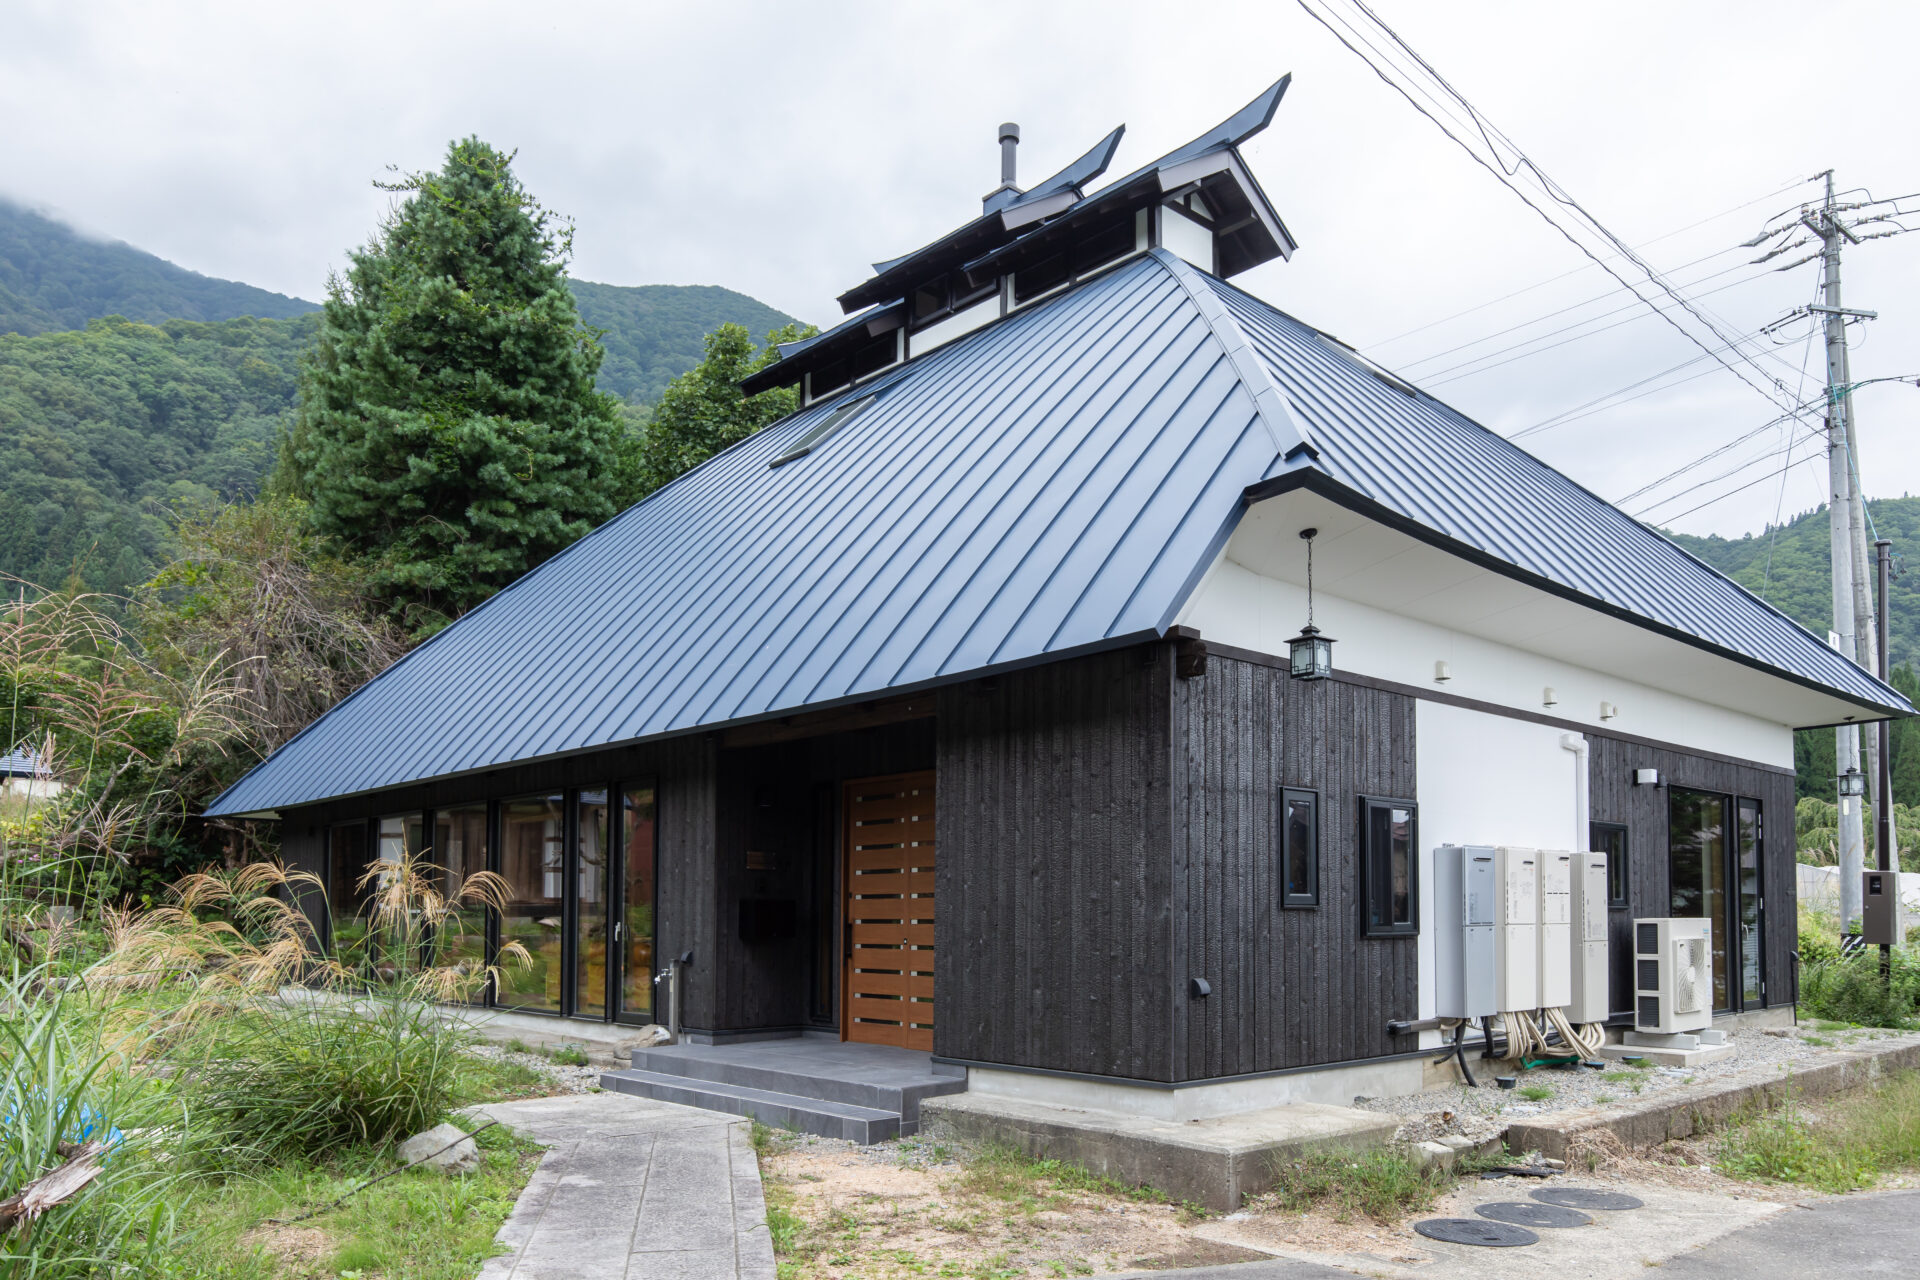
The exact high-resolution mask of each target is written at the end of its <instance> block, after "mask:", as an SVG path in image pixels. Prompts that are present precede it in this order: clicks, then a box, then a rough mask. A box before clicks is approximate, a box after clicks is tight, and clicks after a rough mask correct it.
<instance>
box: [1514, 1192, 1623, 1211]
mask: <svg viewBox="0 0 1920 1280" xmlns="http://www.w3.org/2000/svg"><path fill="white" fill-rule="evenodd" d="M1533 1198H1534V1199H1535V1200H1538V1201H1539V1202H1540V1203H1541V1204H1557V1205H1561V1206H1563V1207H1564V1208H1568V1209H1606V1210H1609V1211H1612V1210H1616V1209H1638V1208H1639V1207H1640V1206H1641V1205H1642V1204H1644V1203H1645V1201H1642V1200H1639V1199H1636V1198H1635V1197H1633V1196H1627V1195H1621V1194H1620V1193H1619V1192H1618V1191H1595V1190H1594V1189H1593V1188H1591V1187H1542V1188H1541V1189H1540V1190H1538V1191H1536V1192H1534V1193H1533Z"/></svg>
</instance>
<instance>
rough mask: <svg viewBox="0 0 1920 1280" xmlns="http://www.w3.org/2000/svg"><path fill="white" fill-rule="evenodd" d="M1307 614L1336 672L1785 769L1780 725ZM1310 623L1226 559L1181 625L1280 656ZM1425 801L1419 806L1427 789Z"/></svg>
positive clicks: (1363, 622)
mask: <svg viewBox="0 0 1920 1280" xmlns="http://www.w3.org/2000/svg"><path fill="white" fill-rule="evenodd" d="M1314 615H1315V619H1316V621H1317V622H1318V623H1319V626H1320V629H1321V630H1322V631H1324V632H1325V633H1327V634H1328V635H1330V636H1332V637H1334V640H1335V644H1334V647H1333V664H1334V667H1335V668H1336V669H1337V670H1341V671H1351V672H1354V673H1356V674H1359V675H1366V676H1373V677H1375V678H1376V679H1381V680H1392V681H1395V682H1398V683H1401V684H1407V685H1411V686H1413V687H1414V688H1416V689H1434V690H1436V691H1440V692H1445V693H1448V694H1453V695H1455V696H1459V697H1466V698H1472V699H1474V700H1476V701H1480V702H1488V703H1492V704H1495V705H1497V706H1502V707H1511V708H1514V709H1515V710H1521V711H1529V712H1534V713H1536V714H1543V715H1551V716H1554V717H1556V718H1558V719H1562V720H1569V721H1573V722H1575V723H1577V724H1582V725H1590V726H1592V727H1593V728H1595V729H1599V730H1603V731H1609V732H1614V733H1626V734H1633V735H1635V736H1638V737H1643V738H1653V739H1657V740H1658V741H1661V742H1669V743H1673V744H1674V745H1676V746H1682V747H1690V748H1693V749H1694V750H1698V751H1712V752H1718V753H1719V754H1722V755H1729V756H1734V757H1736V758H1738V759H1741V760H1753V761H1758V762H1760V763H1762V764H1771V765H1777V766H1779V767H1781V768H1786V769H1791V768H1792V767H1793V731H1792V730H1791V729H1789V728H1788V727H1787V726H1786V725H1784V724H1778V723H1773V722H1770V721H1767V720H1763V719H1760V718H1759V717H1756V716H1752V715H1748V714H1745V713H1744V712H1739V711H1734V710H1731V709H1729V708H1726V707H1721V706H1715V705H1713V704H1712V703H1709V702H1704V701H1700V700H1698V699H1695V698H1689V697H1685V696H1683V695H1681V694H1678V693H1674V692H1672V691H1670V690H1666V689H1656V688H1653V687H1651V686H1649V685H1646V684H1641V683H1638V682H1636V681H1634V680H1632V679H1629V678H1627V677H1625V676H1621V675H1616V674H1612V673H1606V672H1600V671H1594V670H1591V669H1589V668H1585V667H1579V666H1575V665H1573V664H1572V663H1568V662H1564V661H1561V660H1559V659H1555V658H1549V657H1545V656H1543V655H1541V654H1537V653H1530V652H1528V651H1527V650H1525V649H1522V648H1519V647H1517V646H1514V645H1510V644H1503V643H1501V642H1499V641H1498V640H1497V639H1494V638H1491V637H1488V636H1480V635H1470V634H1468V633H1466V632H1464V631H1459V630H1454V629H1452V628H1448V627H1443V626H1439V625H1437V624H1434V623H1431V622H1425V621H1422V620H1420V619H1417V618H1407V617H1402V616H1400V615H1398V614H1394V613H1389V612H1387V611H1385V610H1383V609H1379V608H1376V607H1374V606H1372V605H1366V604H1361V603H1358V602H1357V601H1353V600H1346V599H1343V598H1341V597H1340V596H1338V595H1334V594H1332V593H1330V592H1328V591H1326V590H1324V589H1316V591H1315V593H1314ZM1306 616H1307V594H1306V590H1305V588H1304V587H1301V586H1297V585H1295V584H1294V583H1291V582H1283V581H1280V580H1278V579H1275V578H1269V577H1267V576H1265V575H1263V574H1260V573H1256V572H1254V571H1253V570H1252V569H1249V568H1247V567H1246V566H1245V565H1243V564H1240V563H1238V562H1237V561H1235V560H1233V559H1231V558H1225V557H1223V558H1222V559H1221V561H1220V562H1219V563H1218V564H1216V565H1215V566H1214V568H1213V570H1212V572H1210V573H1209V574H1208V575H1207V578H1206V580H1205V581H1204V582H1203V583H1202V584H1201V587H1200V589H1199V590H1198V591H1197V592H1195V594H1194V597H1193V599H1192V600H1191V601H1190V602H1189V604H1188V605H1187V608H1186V609H1185V611H1184V612H1183V613H1182V615H1181V617H1180V621H1181V622H1182V623H1184V624H1185V625H1187V626H1191V627H1196V628H1198V629H1199V631H1200V634H1201V635H1202V636H1203V637H1204V638H1205V639H1207V640H1209V641H1212V642H1213V643H1216V644H1224V645H1233V646H1235V647H1238V648H1243V649H1253V650H1256V651H1258V652H1261V653H1272V654H1282V653H1285V652H1286V642H1287V638H1288V637H1290V636H1292V635H1294V634H1296V633H1297V632H1298V631H1299V629H1300V624H1301V623H1302V622H1303V621H1305V619H1306ZM1436 661H1445V662H1446V663H1447V664H1448V666H1449V668H1450V669H1451V672H1452V678H1451V679H1449V680H1448V681H1446V682H1445V683H1444V684H1442V683H1436V682H1435V680H1434V663H1435V662H1436ZM1548 688H1551V689H1553V691H1554V700H1555V701H1554V705H1552V706H1547V705H1545V701H1544V690H1546V689H1548ZM1603 702H1605V703H1609V704H1611V705H1612V706H1613V707H1615V708H1616V709H1617V713H1616V714H1615V715H1614V717H1613V718H1611V719H1605V720H1603V719H1602V718H1601V715H1600V704H1601V703H1603ZM1545 732H1557V731H1545ZM1563 754H1564V753H1563ZM1421 798H1422V801H1423V802H1424V800H1425V799H1426V796H1425V793H1424V791H1423V793H1422V797H1421Z"/></svg>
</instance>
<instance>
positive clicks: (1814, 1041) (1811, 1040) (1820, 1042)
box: [1800, 1036, 1833, 1049]
mask: <svg viewBox="0 0 1920 1280" xmlns="http://www.w3.org/2000/svg"><path fill="white" fill-rule="evenodd" d="M1800 1039H1801V1040H1803V1041H1805V1042H1806V1043H1807V1044H1811V1045H1817V1046H1819V1047H1820V1048H1822V1049H1825V1048H1829V1047H1831V1046H1832V1044H1833V1041H1831V1040H1829V1039H1827V1038H1826V1037H1825V1036H1801V1037H1800Z"/></svg>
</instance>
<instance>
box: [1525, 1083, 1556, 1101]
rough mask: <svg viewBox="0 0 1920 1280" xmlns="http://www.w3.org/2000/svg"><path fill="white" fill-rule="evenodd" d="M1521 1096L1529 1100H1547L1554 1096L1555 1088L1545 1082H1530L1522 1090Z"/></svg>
mask: <svg viewBox="0 0 1920 1280" xmlns="http://www.w3.org/2000/svg"><path fill="white" fill-rule="evenodd" d="M1520 1096H1521V1097H1522V1098H1524V1099H1526V1100H1527V1101H1528V1102H1545V1101H1546V1100H1547V1099H1548V1098H1551V1097H1552V1096H1553V1090H1552V1089H1550V1088H1549V1087H1547V1086H1546V1085H1544V1084H1530V1085H1527V1086H1526V1087H1525V1088H1523V1089H1521V1090H1520Z"/></svg>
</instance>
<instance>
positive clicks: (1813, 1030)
mask: <svg viewBox="0 0 1920 1280" xmlns="http://www.w3.org/2000/svg"><path fill="white" fill-rule="evenodd" d="M1900 1034H1901V1033H1899V1032H1893V1031H1874V1030H1850V1029H1845V1028H1839V1027H1837V1026H1836V1025H1835V1024H1831V1023H1802V1024H1801V1025H1800V1026H1798V1027H1792V1028H1789V1027H1770V1028H1766V1029H1764V1030H1743V1031H1735V1032H1733V1033H1732V1034H1731V1035H1730V1036H1729V1038H1730V1039H1731V1040H1732V1041H1733V1044H1734V1046H1735V1049H1736V1052H1735V1053H1734V1055H1733V1056H1732V1057H1731V1058H1723V1059H1721V1060H1720V1061H1719V1062H1711V1063H1708V1064H1706V1065H1705V1066H1701V1067H1692V1068H1678V1067H1653V1066H1649V1067H1647V1068H1645V1069H1642V1070H1634V1069H1632V1068H1629V1067H1626V1066H1624V1065H1620V1064H1615V1065H1612V1066H1609V1067H1608V1068H1607V1069H1606V1070H1604V1071H1594V1070H1592V1069H1590V1068H1587V1067H1536V1068H1534V1069H1533V1070H1532V1071H1524V1072H1518V1073H1514V1072H1513V1071H1512V1068H1511V1067H1509V1066H1508V1065H1507V1064H1504V1063H1502V1064H1499V1074H1502V1075H1506V1074H1518V1075H1519V1077H1520V1079H1519V1083H1518V1085H1517V1086H1516V1087H1515V1088H1513V1089H1499V1088H1495V1087H1494V1086H1493V1083H1492V1079H1491V1077H1492V1075H1493V1074H1494V1072H1492V1071H1483V1070H1482V1068H1481V1065H1480V1060H1479V1059H1478V1058H1473V1057H1472V1056H1471V1051H1469V1060H1470V1061H1471V1062H1472V1063H1473V1073H1474V1077H1475V1078H1476V1079H1478V1080H1479V1081H1480V1082H1481V1086H1482V1087H1480V1088H1478V1089H1469V1088H1467V1087H1466V1086H1464V1085H1453V1086H1451V1087H1449V1088H1445V1089H1430V1090H1428V1091H1426V1092H1425V1093H1411V1094H1402V1095H1400V1096H1398V1097H1391V1098H1356V1099H1354V1105H1355V1106H1357V1107H1360V1108H1362V1109H1364V1110H1367V1111H1382V1112H1385V1113H1387V1114H1389V1115H1398V1116H1405V1117H1407V1120H1406V1122H1405V1123H1404V1124H1402V1125H1401V1126H1400V1128H1399V1130H1398V1131H1397V1132H1396V1134H1395V1136H1396V1137H1397V1138H1398V1139H1399V1140H1401V1141H1403V1142H1421V1141H1427V1140H1431V1139H1434V1138H1439V1137H1444V1136H1446V1135H1449V1134H1462V1135H1464V1136H1466V1137H1469V1138H1474V1139H1481V1138H1488V1137H1491V1136H1493V1135H1494V1134H1496V1133H1498V1132H1499V1131H1500V1130H1501V1129H1502V1128H1504V1127H1505V1126H1506V1124H1507V1123H1508V1122H1509V1121H1510V1120H1512V1119H1514V1118H1517V1117H1520V1116H1533V1115H1544V1114H1546V1113H1549V1112H1554V1111H1569V1110H1573V1109H1575V1108H1578V1107H1591V1106H1599V1105H1604V1104H1606V1103H1608V1102H1626V1101H1630V1100H1633V1099H1636V1098H1642V1097H1646V1096H1648V1095H1651V1094H1657V1093H1659V1092H1661V1091H1662V1090H1664V1089H1672V1088H1675V1087H1677V1086H1679V1085H1685V1084H1697V1083H1700V1082H1703V1081H1710V1080H1735V1079H1744V1078H1753V1077H1758V1078H1763V1079H1764V1078H1771V1077H1775V1076H1778V1075H1779V1074H1780V1073H1781V1072H1782V1071H1786V1070H1789V1069H1792V1068H1795V1067H1804V1066H1813V1065H1817V1064H1818V1063H1819V1062H1821V1061H1822V1060H1824V1059H1825V1058H1827V1057H1829V1056H1830V1055H1831V1054H1833V1053H1834V1052H1835V1051H1837V1050H1843V1049H1852V1048H1856V1047H1860V1046H1863V1045H1867V1044H1870V1043H1872V1042H1873V1041H1875V1040H1883V1039H1888V1038H1891V1037H1896V1036H1899V1035H1900ZM1489 1065H1492V1064H1489ZM1541 1090H1546V1091H1547V1092H1546V1093H1545V1095H1544V1096H1537V1097H1536V1096H1529V1095H1531V1094H1536V1093H1538V1092H1539V1091H1541Z"/></svg>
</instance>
